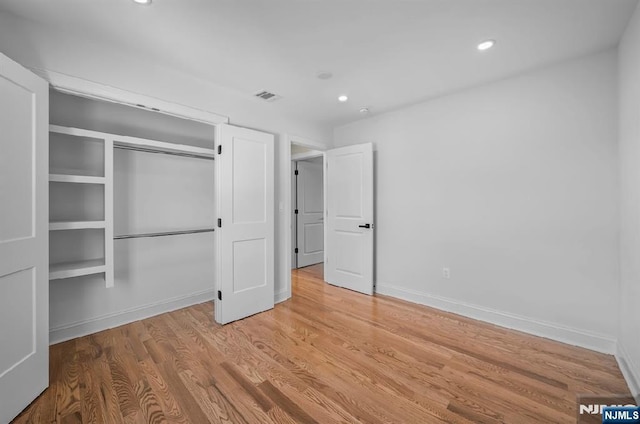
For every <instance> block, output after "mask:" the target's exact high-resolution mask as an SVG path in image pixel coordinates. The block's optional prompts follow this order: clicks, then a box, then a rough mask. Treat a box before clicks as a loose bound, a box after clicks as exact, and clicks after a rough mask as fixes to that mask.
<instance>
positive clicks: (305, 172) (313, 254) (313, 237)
mask: <svg viewBox="0 0 640 424" xmlns="http://www.w3.org/2000/svg"><path fill="white" fill-rule="evenodd" d="M297 166H298V169H296V171H297V174H296V181H297V183H296V192H297V193H296V198H297V204H296V211H297V213H296V227H297V230H296V237H297V243H296V246H297V247H298V251H297V255H298V256H297V267H298V268H302V267H305V266H309V265H314V264H317V263H320V262H322V261H323V260H324V213H323V212H324V193H323V191H324V187H323V185H324V179H323V173H322V157H319V158H316V159H314V160H301V161H298V162H297Z"/></svg>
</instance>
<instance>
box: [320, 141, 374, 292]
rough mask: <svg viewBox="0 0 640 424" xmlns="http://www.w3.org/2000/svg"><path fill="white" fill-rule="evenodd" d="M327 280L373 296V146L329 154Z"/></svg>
mask: <svg viewBox="0 0 640 424" xmlns="http://www.w3.org/2000/svg"><path fill="white" fill-rule="evenodd" d="M326 163H327V167H326V172H327V178H326V181H327V190H326V192H325V195H326V196H327V202H326V203H327V222H326V225H327V246H326V250H327V260H326V262H325V264H324V276H325V280H326V281H327V282H328V283H330V284H333V285H336V286H340V287H344V288H347V289H351V290H355V291H358V292H361V293H365V294H373V146H372V144H371V143H366V144H358V145H354V146H348V147H341V148H339V149H333V150H329V151H327V152H326Z"/></svg>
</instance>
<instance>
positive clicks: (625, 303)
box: [618, 8, 640, 402]
mask: <svg viewBox="0 0 640 424" xmlns="http://www.w3.org/2000/svg"><path fill="white" fill-rule="evenodd" d="M619 70H620V91H619V93H620V94H619V96H620V180H621V193H620V194H621V198H622V199H621V200H622V202H621V211H620V212H621V234H620V239H621V240H620V241H621V243H620V256H621V261H620V265H621V293H620V294H621V296H620V329H619V333H618V338H619V339H618V359H619V360H620V365H621V368H622V369H623V372H625V374H626V375H625V376H626V377H627V381H628V382H629V383H630V386H632V388H633V391H634V392H635V394H636V395H639V396H640V307H639V306H640V8H638V9H636V12H635V14H634V15H633V18H632V19H631V21H630V23H629V26H628V27H627V30H626V32H625V34H624V37H623V38H622V41H621V43H620V47H619ZM638 401H639V402H640V399H638Z"/></svg>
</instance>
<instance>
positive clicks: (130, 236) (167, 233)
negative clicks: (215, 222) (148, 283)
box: [113, 228, 215, 240]
mask: <svg viewBox="0 0 640 424" xmlns="http://www.w3.org/2000/svg"><path fill="white" fill-rule="evenodd" d="M213 231H215V229H214V228H202V229H199V230H184V231H165V232H162V233H144V234H124V235H120V236H113V239H114V240H124V239H134V238H145V237H164V236H181V235H184V234H197V233H211V232H213Z"/></svg>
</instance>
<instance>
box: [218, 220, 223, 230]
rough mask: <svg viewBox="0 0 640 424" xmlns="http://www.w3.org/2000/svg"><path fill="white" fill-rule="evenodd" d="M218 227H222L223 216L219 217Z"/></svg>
mask: <svg viewBox="0 0 640 424" xmlns="http://www.w3.org/2000/svg"><path fill="white" fill-rule="evenodd" d="M218 228H222V218H218Z"/></svg>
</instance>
